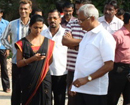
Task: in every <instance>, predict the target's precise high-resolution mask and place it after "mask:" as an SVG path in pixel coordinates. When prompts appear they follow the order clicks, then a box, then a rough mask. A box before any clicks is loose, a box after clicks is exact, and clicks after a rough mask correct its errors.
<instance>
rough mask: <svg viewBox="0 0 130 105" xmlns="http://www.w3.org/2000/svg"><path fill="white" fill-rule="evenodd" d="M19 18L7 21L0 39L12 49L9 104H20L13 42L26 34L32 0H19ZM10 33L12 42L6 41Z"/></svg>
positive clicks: (18, 71)
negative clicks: (7, 23)
mask: <svg viewBox="0 0 130 105" xmlns="http://www.w3.org/2000/svg"><path fill="white" fill-rule="evenodd" d="M19 5H20V6H19V14H20V18H19V19H16V20H13V21H11V22H10V23H9V25H8V26H7V28H6V29H5V31H4V33H3V34H2V38H1V41H2V43H3V45H5V47H6V48H7V49H10V50H12V53H13V57H12V97H11V105H20V99H21V90H20V80H19V77H20V70H19V69H18V67H17V65H16V49H15V47H14V43H16V42H17V41H18V40H20V39H21V38H23V37H25V36H26V35H27V34H28V30H29V22H30V17H29V15H30V13H31V12H32V2H31V1H30V0H20V2H19ZM9 35H12V36H11V38H12V44H10V43H9V42H8V39H7V38H8V36H9Z"/></svg>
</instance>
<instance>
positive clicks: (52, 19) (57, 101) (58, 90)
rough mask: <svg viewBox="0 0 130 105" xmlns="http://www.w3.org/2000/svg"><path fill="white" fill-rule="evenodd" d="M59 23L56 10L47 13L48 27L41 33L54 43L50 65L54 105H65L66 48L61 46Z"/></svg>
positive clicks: (61, 30) (58, 14)
mask: <svg viewBox="0 0 130 105" xmlns="http://www.w3.org/2000/svg"><path fill="white" fill-rule="evenodd" d="M60 23H61V18H60V12H59V11H58V10H56V9H54V10H51V11H50V12H49V13H48V24H49V27H48V29H46V30H44V31H43V32H42V33H41V34H42V35H44V36H45V37H47V38H49V39H52V40H53V41H55V47H54V51H53V62H52V63H51V65H50V73H51V78H52V92H53V95H54V105H65V92H66V76H67V71H66V62H67V47H66V46H63V45H62V37H63V35H64V32H65V29H64V28H63V27H62V26H61V25H60Z"/></svg>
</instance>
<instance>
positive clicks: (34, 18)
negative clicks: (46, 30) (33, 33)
mask: <svg viewBox="0 0 130 105" xmlns="http://www.w3.org/2000/svg"><path fill="white" fill-rule="evenodd" d="M36 22H42V23H44V18H43V17H42V16H40V15H33V16H32V17H31V20H30V24H29V26H32V25H33V24H35V23H36Z"/></svg>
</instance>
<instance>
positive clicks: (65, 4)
mask: <svg viewBox="0 0 130 105" xmlns="http://www.w3.org/2000/svg"><path fill="white" fill-rule="evenodd" d="M70 7H72V8H74V4H73V3H71V2H65V3H64V4H63V9H64V8H70Z"/></svg>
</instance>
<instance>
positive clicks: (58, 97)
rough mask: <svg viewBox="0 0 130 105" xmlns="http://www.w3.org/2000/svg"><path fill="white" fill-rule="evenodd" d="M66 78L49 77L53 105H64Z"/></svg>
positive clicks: (64, 76)
mask: <svg viewBox="0 0 130 105" xmlns="http://www.w3.org/2000/svg"><path fill="white" fill-rule="evenodd" d="M66 76H67V75H63V76H51V79H52V92H53V94H54V105H65V92H66Z"/></svg>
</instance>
